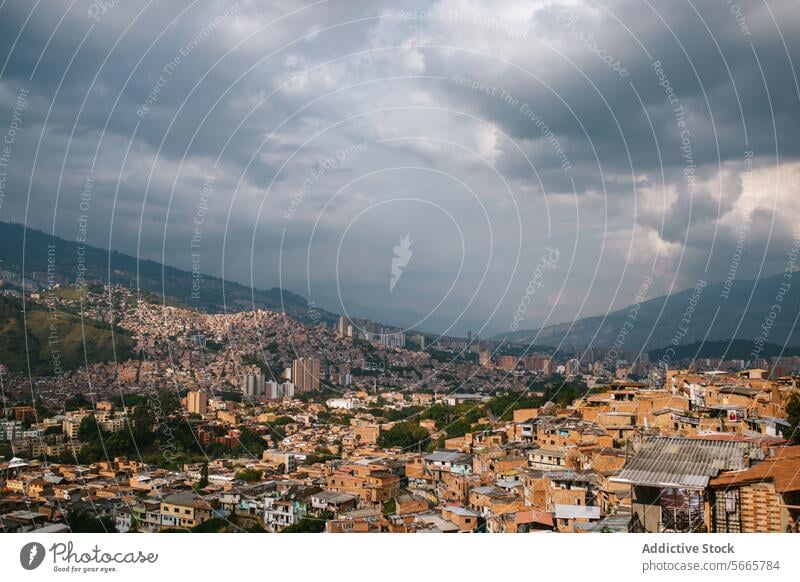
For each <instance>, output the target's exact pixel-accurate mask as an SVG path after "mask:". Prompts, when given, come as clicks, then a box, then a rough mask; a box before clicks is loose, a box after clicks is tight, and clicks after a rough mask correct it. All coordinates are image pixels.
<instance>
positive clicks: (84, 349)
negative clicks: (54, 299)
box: [0, 296, 133, 376]
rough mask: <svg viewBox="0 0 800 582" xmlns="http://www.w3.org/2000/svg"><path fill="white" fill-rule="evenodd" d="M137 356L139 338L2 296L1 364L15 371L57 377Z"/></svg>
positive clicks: (0, 301)
mask: <svg viewBox="0 0 800 582" xmlns="http://www.w3.org/2000/svg"><path fill="white" fill-rule="evenodd" d="M132 355H133V339H132V338H131V337H130V335H128V334H127V332H124V331H122V330H119V329H114V330H113V331H112V329H111V328H110V326H109V325H108V324H105V323H102V322H98V321H94V320H91V319H83V320H82V319H81V317H80V316H78V315H75V314H72V313H67V312H66V311H60V310H54V311H49V310H47V309H45V308H44V307H43V306H41V305H39V304H34V303H28V304H26V315H25V317H23V313H22V301H21V300H19V299H15V298H12V297H2V296H0V361H2V362H3V363H4V364H5V365H6V366H7V367H8V368H9V370H11V371H12V372H18V373H25V372H27V371H28V363H30V370H31V373H32V374H34V375H41V376H53V375H57V374H58V373H59V372H60V371H67V370H75V369H77V368H80V367H81V366H84V365H85V364H86V363H87V362H88V363H90V364H92V363H95V362H109V361H114V360H115V359H116V360H117V361H121V360H127V359H129V358H130V357H131V356H132Z"/></svg>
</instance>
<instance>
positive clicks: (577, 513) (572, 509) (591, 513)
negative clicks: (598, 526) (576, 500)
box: [555, 504, 600, 519]
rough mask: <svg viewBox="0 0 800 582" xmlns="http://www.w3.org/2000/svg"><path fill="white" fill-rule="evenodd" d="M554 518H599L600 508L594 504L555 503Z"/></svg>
mask: <svg viewBox="0 0 800 582" xmlns="http://www.w3.org/2000/svg"><path fill="white" fill-rule="evenodd" d="M555 510H556V511H555V515H556V519H600V508H599V507H597V506H594V505H561V504H556V507H555Z"/></svg>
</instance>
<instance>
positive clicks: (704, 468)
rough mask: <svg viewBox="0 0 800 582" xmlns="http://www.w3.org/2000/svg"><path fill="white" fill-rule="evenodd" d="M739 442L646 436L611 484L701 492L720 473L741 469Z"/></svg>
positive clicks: (741, 448) (741, 450)
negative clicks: (685, 489)
mask: <svg viewBox="0 0 800 582" xmlns="http://www.w3.org/2000/svg"><path fill="white" fill-rule="evenodd" d="M746 451H747V448H746V447H743V446H742V443H737V442H731V441H715V440H704V439H686V438H680V437H650V438H648V439H646V440H645V442H644V443H643V444H642V446H641V448H640V449H639V451H638V452H637V453H636V456H635V457H634V458H633V459H632V460H630V461H628V463H627V464H626V466H625V468H624V469H623V470H622V472H621V473H620V474H619V475H618V476H617V477H612V479H611V480H612V481H616V482H620V483H630V484H632V485H649V486H653V487H684V488H688V489H705V487H706V485H708V480H709V479H710V478H711V477H716V476H717V475H718V474H719V472H720V471H723V470H732V469H743V468H744V467H745V466H746V462H745V452H746Z"/></svg>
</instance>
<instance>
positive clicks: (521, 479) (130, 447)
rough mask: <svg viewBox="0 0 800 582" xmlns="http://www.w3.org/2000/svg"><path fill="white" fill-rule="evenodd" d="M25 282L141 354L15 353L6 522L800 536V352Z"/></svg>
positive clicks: (4, 475) (15, 290)
mask: <svg viewBox="0 0 800 582" xmlns="http://www.w3.org/2000/svg"><path fill="white" fill-rule="evenodd" d="M8 275H12V277H9V278H6V279H3V284H4V290H3V294H4V295H5V298H3V299H0V300H2V301H5V302H13V301H18V300H19V297H20V296H21V295H22V293H23V292H24V291H23V290H24V289H26V288H27V291H25V292H26V293H27V296H28V298H29V301H30V303H29V304H28V306H27V309H28V312H29V314H30V315H33V314H35V313H36V312H37V310H41V311H42V312H43V313H46V314H47V316H48V318H49V319H50V320H51V321H52V322H54V326H53V328H51V329H53V330H55V331H54V333H53V338H55V339H52V340H51V342H52V343H51V346H58V345H59V343H66V339H63V340H62V339H58V338H59V336H58V334H62V333H67V332H66V330H65V329H64V328H63V327H62V328H59V325H60V324H59V319H60V318H64V317H66V314H75V315H76V316H78V317H80V318H81V320H82V321H83V322H89V321H92V322H99V323H104V324H107V325H109V326H113V327H109V328H108V331H109V333H110V332H112V330H116V331H115V332H114V334H115V336H116V346H117V350H119V353H120V354H121V353H122V351H123V345H125V344H128V345H129V346H130V347H129V348H128V349H129V350H130V354H131V356H132V357H130V358H128V359H122V358H119V359H118V360H117V361H111V362H105V361H97V362H94V363H91V364H89V365H88V366H83V367H80V368H77V369H75V370H74V371H71V372H61V373H60V374H58V375H56V376H52V375H51V376H47V375H41V376H39V377H37V378H36V379H35V380H32V379H31V378H30V377H28V376H27V375H24V374H18V373H13V372H11V371H10V370H8V369H6V368H4V369H3V370H2V372H3V375H2V376H1V378H2V381H3V405H4V410H3V412H4V418H5V420H4V421H2V422H0V429H1V430H0V439H2V443H1V444H0V447H1V448H0V452H1V453H2V459H3V460H2V462H1V463H0V478H1V479H2V492H3V493H2V497H1V498H0V508H2V513H0V524H2V528H3V531H5V532H26V531H34V530H36V531H46V532H67V531H107V532H131V531H139V532H165V531H166V532H169V531H179V530H189V531H207V532H223V531H238V532H242V531H250V532H328V533H342V532H346V533H356V532H363V533H367V532H383V533H397V532H403V533H418V532H437V533H456V532H491V533H519V532H535V531H549V532H626V531H643V532H720V533H731V532H796V531H798V524H799V523H800V522H799V521H798V520H800V478H798V474H800V446H798V445H796V444H792V441H793V440H794V436H795V435H796V434H797V428H798V427H797V425H798V422H799V421H800V387H799V386H798V375H800V356H784V357H772V358H770V360H769V361H768V360H766V359H764V358H761V359H757V360H754V361H750V362H744V361H743V360H741V359H728V360H720V359H714V358H697V359H693V360H689V359H685V360H675V361H674V362H672V365H671V366H670V367H667V368H664V367H662V365H661V362H660V361H658V360H653V361H651V360H650V357H649V355H648V353H647V352H641V353H638V354H637V353H633V352H626V351H624V350H618V349H616V348H608V349H599V348H588V349H583V350H576V349H565V350H561V351H559V352H556V353H553V352H552V351H550V350H547V351H529V350H526V349H525V347H524V346H520V345H515V344H512V343H510V342H507V341H505V340H501V341H496V340H491V339H481V338H479V337H477V336H473V335H472V334H469V336H468V337H467V338H455V337H449V338H444V337H438V338H437V337H432V336H430V335H426V334H422V333H406V332H404V331H402V330H390V329H388V328H386V327H383V326H380V325H379V324H376V323H374V322H370V321H366V320H359V321H355V320H353V321H351V320H349V319H347V318H346V317H344V316H341V317H339V319H338V320H337V321H336V322H335V324H332V325H326V324H324V323H316V324H315V323H313V322H311V323H301V322H299V321H296V320H293V319H291V318H289V317H287V316H285V315H284V314H281V313H278V312H274V311H267V310H256V311H242V312H239V313H233V314H207V313H202V312H199V311H196V310H191V309H186V308H181V307H177V306H169V305H164V304H162V303H161V302H160V301H159V300H158V299H157V298H155V297H153V296H151V295H147V294H142V293H141V292H139V291H137V290H130V289H126V288H124V287H121V286H117V285H110V284H101V283H96V282H95V283H92V284H91V285H88V286H87V287H84V288H78V289H77V290H76V288H75V286H74V284H69V283H63V284H62V283H53V278H54V275H52V274H51V276H50V282H49V283H48V281H47V277H46V273H43V274H42V275H43V276H42V277H39V275H36V277H38V279H35V278H34V279H31V280H29V281H23V280H21V279H19V278H16V279H15V278H13V273H6V274H5V276H8ZM12 305H13V304H12ZM370 330H376V331H370ZM55 349H56V348H54V347H51V348H50V353H51V356H52V357H54V358H55V357H56V356H55V355H54V354H56V353H57V352H56V351H55ZM60 357H61V356H59V358H60ZM54 365H56V366H60V365H61V364H60V363H56V364H54ZM31 394H34V395H35V399H32V398H31ZM687 459H692V461H691V463H688V462H687Z"/></svg>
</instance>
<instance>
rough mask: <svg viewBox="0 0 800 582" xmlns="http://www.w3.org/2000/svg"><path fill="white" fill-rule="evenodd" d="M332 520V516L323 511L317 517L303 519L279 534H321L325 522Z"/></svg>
mask: <svg viewBox="0 0 800 582" xmlns="http://www.w3.org/2000/svg"><path fill="white" fill-rule="evenodd" d="M329 519H333V515H332V514H331V513H329V512H327V511H323V512H322V513H321V514H320V516H319V517H304V518H303V519H301V520H300V521H298V522H297V523H294V524H292V525H290V526H287V527H285V528H283V529H282V530H281V533H322V532H324V531H325V522H326V521H327V520H329Z"/></svg>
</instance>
